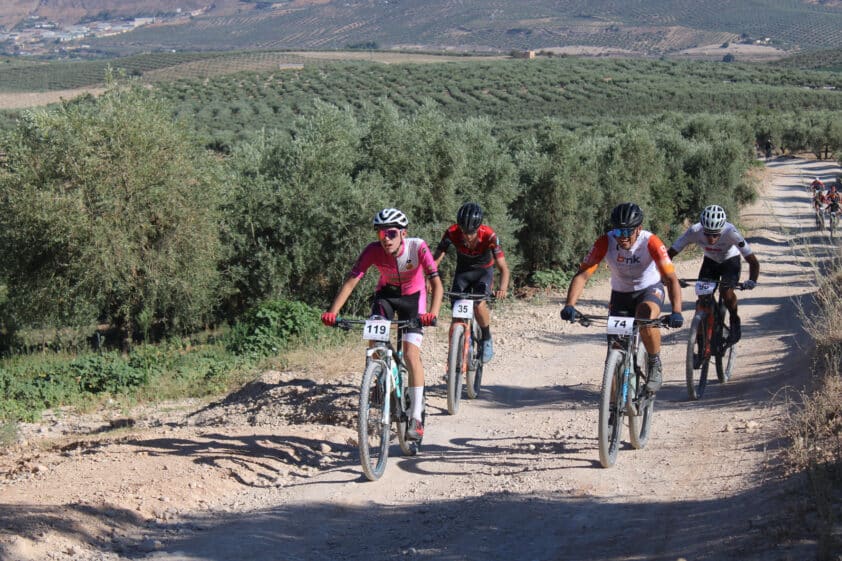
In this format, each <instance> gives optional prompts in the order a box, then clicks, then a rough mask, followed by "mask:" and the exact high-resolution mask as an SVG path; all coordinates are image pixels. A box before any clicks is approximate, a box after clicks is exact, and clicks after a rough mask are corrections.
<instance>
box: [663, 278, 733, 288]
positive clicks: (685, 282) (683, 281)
mask: <svg viewBox="0 0 842 561" xmlns="http://www.w3.org/2000/svg"><path fill="white" fill-rule="evenodd" d="M699 281H701V282H712V283H716V284H717V285H724V286H726V287H729V286H731V285H727V284H723V283H722V281H718V280H713V279H682V278H680V279H678V284H679V285H680V286H681V288H687V287H688V286H690V283H693V282H699ZM744 285H745V283H742V282H738V283H737V284H735V285H734V286H733V287H731V288H734V289H736V290H745V288H744Z"/></svg>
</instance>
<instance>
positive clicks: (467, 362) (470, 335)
mask: <svg viewBox="0 0 842 561" xmlns="http://www.w3.org/2000/svg"><path fill="white" fill-rule="evenodd" d="M445 294H446V295H447V296H451V297H453V298H454V300H453V311H452V315H453V322H452V323H451V324H450V336H449V340H450V346H449V347H448V351H447V412H448V413H450V414H451V415H455V414H456V413H457V412H458V411H459V401H460V400H461V399H462V380H463V378H462V374H464V375H465V378H464V381H465V393H466V394H467V396H468V399H475V398H476V397H477V396H478V395H479V391H480V388H481V387H482V369H483V364H482V330H481V329H480V326H479V323H477V320H476V315H475V313H474V312H475V307H476V305H477V303H478V302H481V301H483V300H484V301H486V302H490V301H491V296H490V295H487V294H473V293H466V292H445Z"/></svg>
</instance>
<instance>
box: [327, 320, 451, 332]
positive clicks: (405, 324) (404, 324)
mask: <svg viewBox="0 0 842 561" xmlns="http://www.w3.org/2000/svg"><path fill="white" fill-rule="evenodd" d="M369 319H370V318H369ZM367 321H368V320H367V319H354V318H336V324H335V325H334V327H338V328H339V329H343V330H345V331H348V330H350V329H351V326H353V325H365V322H367ZM391 322H392V324H394V325H397V326H398V328H399V329H417V328H419V327H423V326H422V325H421V318H412V319H393V320H391ZM437 324H438V318H437V319H436V320H435V321H434V322H433V323H432V325H430V327H435V326H436V325H437Z"/></svg>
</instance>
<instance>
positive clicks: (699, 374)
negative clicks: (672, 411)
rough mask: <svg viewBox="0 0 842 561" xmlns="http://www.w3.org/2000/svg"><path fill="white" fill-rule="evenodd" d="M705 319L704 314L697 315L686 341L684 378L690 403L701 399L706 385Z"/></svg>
mask: <svg viewBox="0 0 842 561" xmlns="http://www.w3.org/2000/svg"><path fill="white" fill-rule="evenodd" d="M707 319H708V315H707V314H706V313H704V312H700V313H697V314H696V315H695V316H694V317H693V322H692V323H691V324H690V338H689V339H687V361H686V366H685V376H686V378H687V397H689V398H690V400H691V401H695V400H697V399H701V398H702V395H703V394H704V393H705V388H706V387H707V383H708V369H709V368H710V342H709V341H708V332H707Z"/></svg>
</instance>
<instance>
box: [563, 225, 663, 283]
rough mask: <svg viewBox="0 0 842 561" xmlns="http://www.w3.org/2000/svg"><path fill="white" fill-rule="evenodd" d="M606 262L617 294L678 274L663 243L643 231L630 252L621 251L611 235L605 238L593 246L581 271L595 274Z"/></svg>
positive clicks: (656, 237) (605, 235)
mask: <svg viewBox="0 0 842 561" xmlns="http://www.w3.org/2000/svg"><path fill="white" fill-rule="evenodd" d="M603 259H605V261H606V262H607V263H608V268H609V269H611V289H612V290H614V291H616V292H635V291H637V290H642V289H644V288H648V287H650V286H652V285H653V284H655V283H658V282H661V279H662V277H663V276H665V275H668V274H670V273H673V272H675V266H674V265H673V264H672V260H671V259H670V258H669V255H668V254H667V248H666V246H665V245H664V242H662V241H661V239H660V238H659V237H658V236H656V235H655V234H653V233H652V232H649V231H648V230H641V231H640V235H638V236H637V240H636V241H635V242H634V245H632V246H631V247H630V248H629V249H623V248H621V247H620V246H619V244H618V243H617V238H615V237H614V234H613V233H612V232H608V233H606V234H603V235H602V236H600V237H599V238H597V240H596V242H594V244H593V247H592V248H591V250H590V251H589V252H588V255H587V257H585V260H584V261H583V262H582V264H581V265H580V266H579V270H580V271H589V272H591V273H593V272H594V271H595V270H596V268H597V267H598V266H599V264H600V262H601V261H602V260H603Z"/></svg>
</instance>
